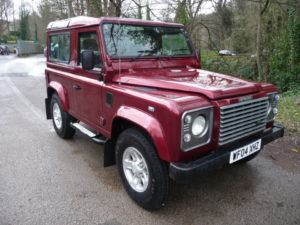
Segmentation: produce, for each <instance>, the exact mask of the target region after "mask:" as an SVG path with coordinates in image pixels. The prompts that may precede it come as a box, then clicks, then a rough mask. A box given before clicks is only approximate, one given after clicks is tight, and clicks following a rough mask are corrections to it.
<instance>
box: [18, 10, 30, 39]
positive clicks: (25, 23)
mask: <svg viewBox="0 0 300 225" xmlns="http://www.w3.org/2000/svg"><path fill="white" fill-rule="evenodd" d="M29 34H30V32H29V11H28V10H27V9H26V8H25V7H24V6H21V7H20V38H21V40H29V39H30V35H29Z"/></svg>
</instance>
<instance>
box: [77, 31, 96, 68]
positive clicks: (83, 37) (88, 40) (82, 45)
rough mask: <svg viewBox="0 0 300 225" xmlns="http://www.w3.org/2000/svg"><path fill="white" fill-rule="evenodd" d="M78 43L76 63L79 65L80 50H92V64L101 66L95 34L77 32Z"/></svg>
mask: <svg viewBox="0 0 300 225" xmlns="http://www.w3.org/2000/svg"><path fill="white" fill-rule="evenodd" d="M78 40H79V43H78V45H79V46H78V51H79V52H78V65H81V53H82V51H86V50H89V51H93V52H94V60H95V61H94V65H95V67H96V68H101V60H100V52H99V46H98V39H97V34H96V32H95V31H93V32H84V33H79V39H78Z"/></svg>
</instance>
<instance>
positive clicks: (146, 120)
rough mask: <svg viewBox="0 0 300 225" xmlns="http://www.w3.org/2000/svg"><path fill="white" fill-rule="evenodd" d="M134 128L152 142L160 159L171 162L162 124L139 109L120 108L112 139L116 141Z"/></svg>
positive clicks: (115, 119) (115, 118) (113, 125)
mask: <svg viewBox="0 0 300 225" xmlns="http://www.w3.org/2000/svg"><path fill="white" fill-rule="evenodd" d="M134 126H135V127H138V128H139V129H140V130H141V132H143V134H144V135H146V136H147V137H148V138H149V140H151V142H152V143H153V145H154V147H155V150H156V152H157V154H158V156H159V157H160V159H162V160H164V161H170V155H169V151H168V147H167V144H166V141H165V140H166V138H165V135H164V132H163V129H162V127H161V124H160V122H159V121H158V120H157V119H156V118H155V117H153V116H152V115H149V114H148V113H146V112H144V111H141V110H139V109H135V108H131V107H125V106H122V107H120V109H119V110H118V111H117V113H116V115H115V117H114V119H113V122H112V130H111V137H112V139H114V140H116V139H117V137H118V136H119V135H120V133H121V132H122V131H123V130H125V129H127V128H130V127H134Z"/></svg>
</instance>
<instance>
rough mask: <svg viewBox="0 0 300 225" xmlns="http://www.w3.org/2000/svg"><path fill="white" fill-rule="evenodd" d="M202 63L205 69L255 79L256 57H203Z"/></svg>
mask: <svg viewBox="0 0 300 225" xmlns="http://www.w3.org/2000/svg"><path fill="white" fill-rule="evenodd" d="M201 63H202V68H203V69H206V70H211V71H215V72H220V73H225V74H231V75H234V76H238V77H241V78H245V79H253V78H254V73H255V70H256V64H255V59H252V58H249V57H243V56H233V57H202V61H201Z"/></svg>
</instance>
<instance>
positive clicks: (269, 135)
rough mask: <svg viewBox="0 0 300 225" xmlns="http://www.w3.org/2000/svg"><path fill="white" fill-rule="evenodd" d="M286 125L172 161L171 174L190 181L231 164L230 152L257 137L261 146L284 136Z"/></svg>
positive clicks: (178, 179) (173, 176)
mask: <svg viewBox="0 0 300 225" xmlns="http://www.w3.org/2000/svg"><path fill="white" fill-rule="evenodd" d="M283 134H284V127H283V126H281V125H275V126H274V127H273V128H272V129H270V130H268V131H267V132H265V133H263V134H262V135H256V136H252V137H250V138H248V139H246V140H244V141H240V142H238V143H236V144H233V145H230V146H229V147H226V148H222V149H217V150H215V151H213V152H211V153H209V154H208V155H205V156H203V157H201V158H199V159H196V160H193V161H188V162H175V163H170V166H169V167H170V168H169V175H170V177H171V178H172V179H173V180H175V181H177V182H188V181H192V180H194V179H195V178H197V177H199V176H200V175H202V174H205V173H207V172H209V171H211V170H215V169H219V168H222V167H223V166H225V165H227V164H229V157H230V152H231V151H233V150H235V149H238V148H240V147H243V146H245V145H247V144H249V143H251V142H253V141H255V140H257V139H261V141H262V143H261V148H263V146H264V145H266V144H268V143H270V142H272V141H274V140H276V139H278V138H280V137H283Z"/></svg>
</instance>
